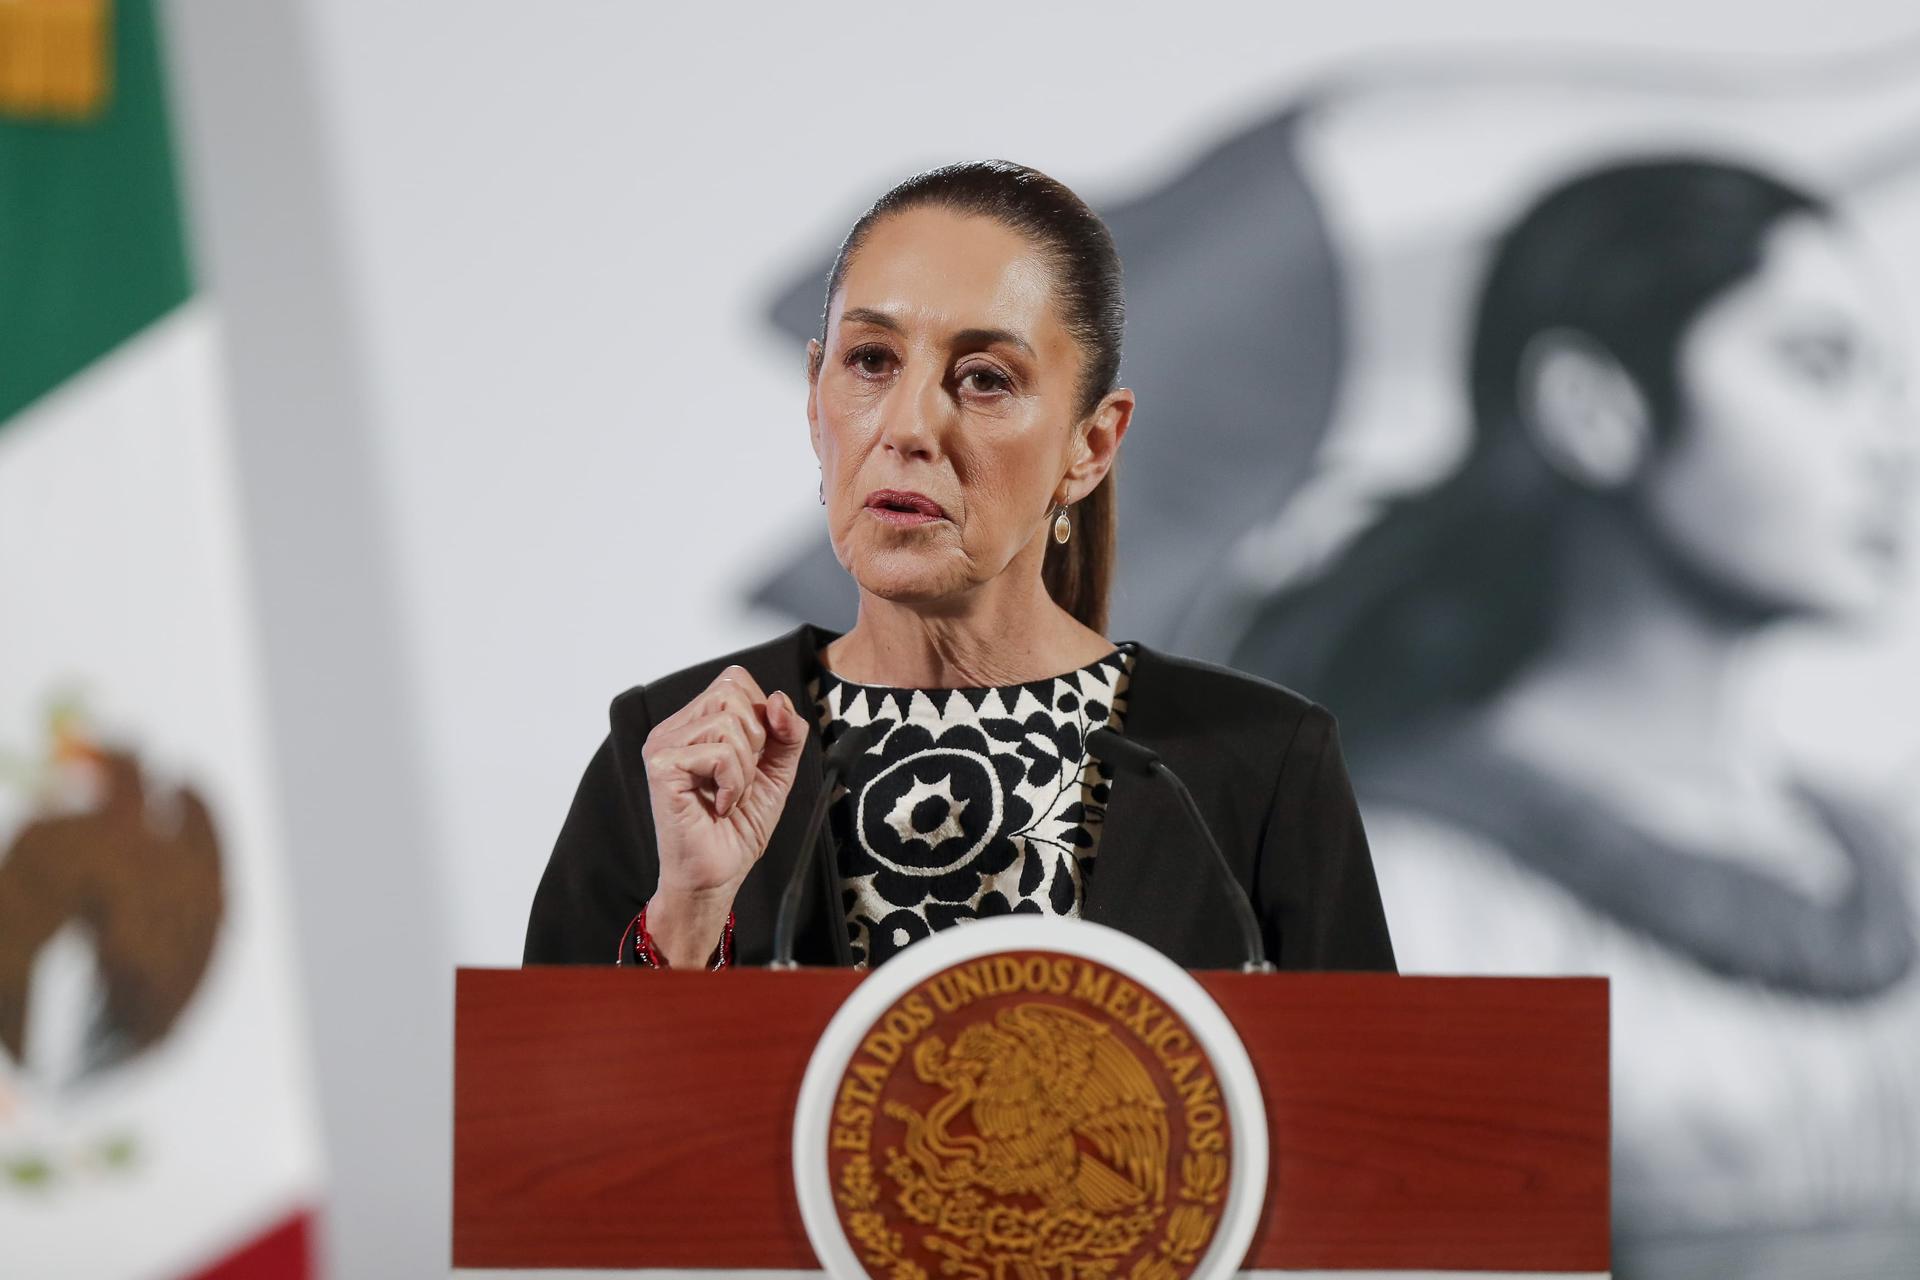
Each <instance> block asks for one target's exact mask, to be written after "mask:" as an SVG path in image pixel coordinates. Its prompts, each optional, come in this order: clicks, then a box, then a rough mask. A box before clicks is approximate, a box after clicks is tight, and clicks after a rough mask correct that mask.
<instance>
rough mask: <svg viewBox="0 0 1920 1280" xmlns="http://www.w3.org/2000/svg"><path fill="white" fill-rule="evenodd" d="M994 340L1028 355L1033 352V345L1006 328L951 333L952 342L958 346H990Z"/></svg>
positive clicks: (963, 330)
mask: <svg viewBox="0 0 1920 1280" xmlns="http://www.w3.org/2000/svg"><path fill="white" fill-rule="evenodd" d="M996 342H1004V343H1006V344H1007V345H1008V346H1010V347H1014V348H1016V349H1018V350H1020V351H1024V352H1026V353H1027V354H1028V355H1032V354H1033V347H1032V346H1031V345H1030V344H1029V343H1028V342H1027V340H1026V339H1025V338H1023V337H1021V336H1020V335H1019V334H1017V333H1014V332H1012V331H1011V330H1008V329H962V330H961V331H960V332H958V333H956V334H954V335H953V343H954V345H955V346H958V347H990V346H992V345H993V344H994V343H996Z"/></svg>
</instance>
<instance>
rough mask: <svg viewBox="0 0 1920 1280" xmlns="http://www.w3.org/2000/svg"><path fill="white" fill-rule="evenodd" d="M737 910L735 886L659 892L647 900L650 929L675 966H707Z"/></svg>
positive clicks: (655, 943) (658, 947) (657, 947)
mask: <svg viewBox="0 0 1920 1280" xmlns="http://www.w3.org/2000/svg"><path fill="white" fill-rule="evenodd" d="M732 913H733V890H732V888H731V887H729V888H727V889H724V890H712V891H706V892H694V893H681V892H676V891H673V890H661V891H659V892H656V893H655V894H654V895H653V897H652V898H650V899H648V901H647V908H646V924H645V928H646V933H647V935H648V937H649V938H650V940H651V941H652V944H653V946H654V948H655V950H656V953H657V954H658V955H659V956H660V958H662V959H664V960H665V961H666V962H667V965H668V967H670V968H674V969H704V968H707V967H708V965H709V963H710V962H711V960H712V959H713V957H714V955H715V954H716V952H717V951H718V949H719V947H720V942H721V937H722V935H723V934H724V933H725V932H726V928H727V920H728V918H729V917H730V916H731V915H732Z"/></svg>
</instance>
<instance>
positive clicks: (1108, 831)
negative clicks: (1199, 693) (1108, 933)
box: [1080, 645, 1211, 954]
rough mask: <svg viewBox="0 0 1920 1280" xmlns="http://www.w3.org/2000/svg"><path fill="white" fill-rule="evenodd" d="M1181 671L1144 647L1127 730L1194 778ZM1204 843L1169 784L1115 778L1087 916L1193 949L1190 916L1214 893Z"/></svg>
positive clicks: (1167, 948)
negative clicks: (1184, 728) (1174, 684)
mask: <svg viewBox="0 0 1920 1280" xmlns="http://www.w3.org/2000/svg"><path fill="white" fill-rule="evenodd" d="M1176 676H1177V673H1171V672H1170V670H1169V668H1168V666H1167V664H1166V663H1165V662H1164V661H1163V660H1162V659H1161V657H1160V655H1159V654H1157V653H1155V652H1154V651H1153V650H1152V649H1149V648H1147V647H1145V646H1144V645H1142V646H1139V647H1138V649H1137V651H1136V652H1135V654H1134V660H1133V674H1132V676H1131V678H1130V679H1129V681H1128V684H1127V711H1126V715H1125V717H1124V719H1123V720H1122V722H1121V732H1123V733H1125V734H1126V736H1127V737H1129V738H1131V739H1133V740H1134V741H1136V742H1139V743H1140V744H1141V745H1143V746H1146V747H1151V748H1152V749H1153V750H1154V751H1156V752H1158V753H1159V755H1160V758H1161V759H1163V760H1165V761H1166V763H1167V765H1168V766H1169V767H1170V768H1172V769H1173V770H1174V772H1176V773H1179V774H1180V775H1181V776H1182V777H1183V778H1189V770H1188V768H1187V766H1188V765H1189V764H1190V763H1193V762H1192V761H1190V760H1189V759H1188V757H1189V756H1190V755H1191V754H1192V752H1191V749H1190V746H1189V742H1188V739H1186V738H1184V737H1182V736H1181V735H1180V733H1179V730H1180V727H1181V726H1180V716H1181V712H1182V709H1181V708H1180V707H1179V706H1178V705H1177V699H1176V698H1175V697H1174V696H1173V695H1174V694H1175V693H1177V690H1175V689H1172V688H1169V687H1168V686H1169V683H1170V680H1171V679H1173V678H1175V677H1176ZM1189 785H1191V782H1189ZM1199 842H1200V837H1199V836H1198V835H1197V834H1196V833H1194V832H1192V831H1189V830H1188V829H1187V822H1186V816H1185V814H1184V813H1182V811H1181V809H1180V807H1179V805H1178V804H1177V803H1176V802H1175V801H1174V799H1173V797H1172V796H1171V795H1170V794H1169V793H1168V792H1167V790H1166V784H1165V783H1163V782H1160V781H1158V780H1157V779H1154V778H1143V777H1139V776H1137V775H1129V774H1122V775H1119V776H1117V777H1115V778H1114V779H1113V781H1112V783H1111V784H1110V789H1109V791H1108V795H1107V813H1106V820H1105V822H1104V823H1103V825H1102V826H1101V829H1100V844H1099V847H1098V848H1097V849H1096V851H1095V853H1094V858H1093V874H1092V875H1090V876H1089V877H1088V878H1087V888H1086V897H1085V899H1084V901H1083V902H1082V904H1081V909H1080V914H1081V917H1082V918H1083V919H1087V920H1092V921H1094V922H1096V923H1098V924H1104V925H1108V926H1110V927H1112V928H1115V929H1118V930H1120V931H1121V932H1122V933H1129V934H1132V935H1133V936H1134V937H1136V938H1139V939H1141V940H1143V941H1145V942H1148V943H1150V944H1151V945H1153V946H1155V947H1157V948H1159V949H1160V950H1161V951H1163V952H1168V953H1170V954H1171V953H1174V952H1176V951H1177V950H1179V949H1181V948H1182V947H1183V946H1184V947H1185V949H1187V950H1191V949H1192V947H1191V942H1192V940H1191V939H1190V938H1187V937H1185V935H1186V934H1187V933H1188V932H1190V930H1189V928H1188V922H1189V921H1192V920H1194V919H1196V918H1202V917H1203V916H1204V914H1205V912H1206V911H1207V910H1208V908H1209V903H1210V898H1211V886H1210V884H1209V880H1210V878H1211V872H1210V870H1209V869H1208V868H1207V867H1205V866H1203V865H1202V864H1201V863H1200V862H1199V861H1197V859H1199V858H1204V857H1206V856H1207V855H1206V852H1205V850H1204V849H1202V848H1200V847H1199ZM1189 853H1191V854H1192V855H1193V856H1188V855H1189Z"/></svg>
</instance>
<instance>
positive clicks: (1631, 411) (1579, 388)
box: [1519, 329, 1653, 489]
mask: <svg viewBox="0 0 1920 1280" xmlns="http://www.w3.org/2000/svg"><path fill="white" fill-rule="evenodd" d="M1519 403H1520V410H1521V417H1522V419H1523V420H1524V421H1525V423H1526V427H1527V431H1528V434H1529V435H1530V436H1531V438H1532V440H1533V443H1534V447H1535V448H1537V449H1538V450H1539V451H1540V454H1541V456H1542V457H1544V458H1545V459H1546V460H1547V462H1548V464H1549V465H1550V466H1552V467H1553V469H1554V470H1556V471H1558V472H1560V473H1561V474H1562V475H1564V476H1566V477H1567V478H1568V479H1569V480H1572V481H1574V482H1575V483H1576V484H1581V485H1584V486H1586V487H1588V488H1591V489H1615V488H1618V487H1620V486H1621V485H1623V484H1625V483H1627V481H1629V480H1631V479H1632V478H1633V477H1634V476H1635V475H1636V474H1638V472H1639V470H1640V465H1641V463H1642V462H1644V461H1645V460H1646V456H1647V451H1648V448H1649V447H1650V446H1651V445H1652V443H1653V415H1652V413H1651V412H1650V411H1649V409H1648V407H1647V399H1646V396H1645V395H1643V394H1642V393H1641V390H1640V387H1639V384H1637V383H1636V382H1635V381H1634V379H1633V375H1632V374H1630V373H1628V372H1627V370H1626V368H1625V367H1624V366H1623V365H1622V364H1621V363H1620V361H1619V360H1618V359H1617V358H1615V356H1614V354H1613V353H1612V352H1611V351H1609V350H1607V348H1606V347H1605V346H1603V345H1601V344H1600V343H1599V342H1597V341H1595V340H1594V339H1593V338H1590V337H1588V336H1587V335H1586V334H1584V333H1580V332H1579V331H1577V330H1573V329H1547V330H1543V331H1542V332H1540V333H1537V334H1535V335H1534V336H1533V339H1532V340H1531V341H1529V342H1528V343H1527V346H1526V350H1525V351H1523V352H1522V353H1521V356H1520V396H1519Z"/></svg>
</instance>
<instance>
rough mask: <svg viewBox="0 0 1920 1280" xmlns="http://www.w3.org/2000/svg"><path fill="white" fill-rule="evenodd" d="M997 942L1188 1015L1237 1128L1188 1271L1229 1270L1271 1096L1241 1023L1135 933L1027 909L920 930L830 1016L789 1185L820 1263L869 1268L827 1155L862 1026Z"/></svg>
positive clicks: (803, 1102) (1241, 1251)
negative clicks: (1219, 1204) (1215, 1207)
mask: <svg viewBox="0 0 1920 1280" xmlns="http://www.w3.org/2000/svg"><path fill="white" fill-rule="evenodd" d="M1003 951H1052V952H1057V953H1059V954H1061V955H1067V956H1077V957H1080V958H1082V959H1086V960H1092V961H1095V962H1097V963H1099V964H1103V965H1105V966H1107V967H1108V968H1110V969H1113V970H1115V971H1116V972H1118V973H1120V974H1122V975H1124V976H1126V977H1127V978H1129V979H1131V980H1133V981H1134V982H1135V983H1136V984H1138V985H1139V986H1141V987H1143V988H1145V989H1146V990H1147V991H1148V992H1150V993H1151V994H1153V995H1155V996H1157V997H1159V999H1160V1000H1161V1002H1162V1003H1163V1004H1165V1005H1167V1006H1168V1007H1169V1008H1170V1009H1172V1010H1173V1011H1174V1012H1175V1013H1177V1014H1179V1015H1180V1017H1181V1018H1182V1019H1183V1020H1185V1022H1186V1024H1187V1026H1188V1027H1189V1028H1190V1029H1191V1030H1192V1032H1193V1034H1194V1036H1195V1037H1196V1038H1197V1039H1198V1040H1199V1042H1200V1047H1201V1048H1202V1049H1204V1050H1205V1051H1206V1054H1207V1057H1208V1058H1209V1059H1210V1060H1211V1062H1212V1065H1213V1074H1214V1079H1215V1080H1216V1081H1217V1082H1218V1083H1219V1085H1220V1093H1221V1097H1222V1098H1223V1099H1224V1101H1225V1102H1226V1107H1227V1122H1228V1124H1229V1125H1231V1126H1232V1132H1233V1164H1232V1168H1231V1169H1230V1170H1229V1172H1228V1175H1227V1197H1226V1204H1225V1206H1224V1207H1223V1208H1222V1209H1221V1212H1220V1223H1219V1226H1218V1227H1217V1228H1216V1229H1215V1231H1214V1234H1213V1242H1212V1244H1211V1245H1210V1246H1209V1247H1208V1249H1207V1252H1206V1255H1205V1256H1204V1257H1202V1258H1201V1259H1200V1262H1199V1265H1198V1266H1196V1267H1195V1268H1194V1271H1193V1276H1194V1280H1225V1277H1228V1276H1231V1275H1232V1274H1233V1273H1234V1272H1235V1271H1237V1270H1238V1269H1239V1266H1240V1263H1241V1261H1242V1260H1243V1259H1244V1258H1245V1257H1246V1255H1247V1246H1248V1245H1249V1244H1251V1243H1252V1241H1253V1231H1254V1228H1255V1227H1256V1226H1258V1225H1259V1223H1260V1210H1261V1208H1262V1207H1263V1206H1264V1205H1265V1202H1266V1192H1267V1108H1266V1103H1265V1101H1264V1100H1263V1099H1262V1098H1261V1096H1260V1082H1259V1081H1258V1080H1257V1079H1256V1078H1255V1076H1254V1074H1253V1062H1252V1060H1251V1059H1250V1058H1248V1057H1247V1049H1246V1046H1245V1045H1243V1044H1241V1043H1240V1036H1239V1033H1238V1032H1236V1031H1235V1030H1234V1029H1233V1024H1232V1023H1231V1022H1229V1021H1227V1015H1226V1014H1224V1013H1222V1012H1221V1011H1220V1006H1219V1005H1217V1004H1215V1003H1214V1001H1213V997H1212V996H1210V995H1208V994H1207V991H1206V988H1204V987H1202V986H1201V985H1200V984H1199V983H1198V982H1195V981H1194V980H1193V977H1192V976H1191V975H1190V974H1188V973H1187V971H1186V970H1185V969H1182V968H1181V967H1180V966H1179V965H1177V964H1175V963H1174V962H1173V961H1171V960H1169V959H1168V958H1167V957H1166V956H1164V955H1162V954H1161V953H1160V952H1158V951H1155V950H1154V949H1153V948H1152V947H1150V946H1148V945H1147V944H1146V943H1144V942H1141V941H1140V940H1139V939H1138V938H1134V937H1132V936H1130V935H1128V934H1124V933H1121V932H1120V931H1119V930H1118V929H1110V928H1108V927H1107V926H1106V925H1102V924H1094V923H1093V922H1092V921H1089V920H1074V919H1067V918H1063V917H1059V916H1033V915H1009V916H994V917H991V918H989V919H986V920H977V921H972V922H969V923H967V924H964V925H961V926H959V927H957V928H949V929H943V930H941V931H940V932H939V933H936V934H933V935H932V936H931V937H926V938H922V939H920V940H919V941H918V942H915V943H914V944H913V945H911V946H909V947H907V948H905V949H904V950H902V951H901V952H900V953H899V954H898V955H896V956H894V957H893V958H892V959H891V960H888V961H887V962H886V963H885V964H883V965H881V966H880V967H879V968H877V969H875V970H874V971H873V972H872V973H871V974H870V975H868V977H867V978H866V979H865V980H864V981H863V982H861V984H860V985H859V986H857V987H855V988H854V990H853V994H852V995H850V996H848V997H847V999H846V1003H844V1004H842V1005H841V1006H840V1009H839V1011H838V1012H836V1013H835V1014H834V1015H833V1019H832V1021H830V1022H829V1023H827V1029H826V1030H825V1031H824V1032H822V1033H821V1035H820V1041H819V1043H818V1044H816V1045H815V1046H814V1048H813V1057H812V1059H811V1060H810V1061H809V1062H808V1063H807V1073H806V1075H805V1076H804V1077H803V1078H802V1079H801V1082H800V1099H799V1102H798V1104H797V1105H796V1106H795V1108H794V1114H793V1185H794V1190H795V1192H796V1193H797V1195H798V1197H799V1200H800V1217H801V1219H802V1221H804V1222H805V1223H806V1227H807V1238H808V1239H809V1240H810V1241H812V1243H813V1251H814V1253H815V1255H816V1256H818V1258H819V1259H820V1265H821V1266H823V1267H824V1268H826V1272H827V1274H828V1275H830V1276H846V1277H849V1278H852V1277H864V1276H866V1275H867V1274H868V1272H867V1270H866V1268H865V1267H864V1266H863V1265H862V1264H861V1262H860V1259H859V1257H858V1255H857V1254H855V1252H854V1249H853V1245H852V1242H851V1241H849V1240H848V1239H847V1236H846V1232H845V1231H844V1230H843V1229H842V1228H841V1225H840V1215H839V1213H838V1211H837V1210H836V1209H835V1207H834V1203H833V1186H832V1180H831V1178H830V1176H829V1173H828V1166H827V1138H828V1130H829V1128H830V1126H831V1124H832V1120H833V1104H834V1099H835V1095H836V1093H837V1090H838V1088H839V1085H840V1080H841V1078H842V1077H843V1076H844V1075H845V1074H846V1070H847V1064H848V1063H849V1062H850V1061H852V1058H853V1052H854V1050H855V1049H856V1048H857V1047H858V1046H859V1043H860V1039H861V1037H862V1036H864V1035H865V1034H866V1033H867V1032H868V1031H869V1030H871V1029H872V1027H873V1024H874V1023H875V1022H876V1021H878V1020H879V1018H880V1016H881V1015H882V1014H884V1013H885V1012H886V1011H887V1010H888V1009H890V1008H891V1007H893V1004H894V1002H895V1001H896V1000H899V999H900V998H901V997H902V996H904V995H906V994H907V992H909V991H911V990H912V989H913V988H914V987H917V986H919V985H920V984H921V983H922V982H924V981H926V980H927V979H929V978H931V977H933V975H934V974H936V973H939V972H940V971H941V970H943V969H947V968H950V967H952V966H953V965H956V964H960V963H962V962H964V961H967V960H974V959H978V958H979V957H981V956H990V955H996V954H998V953H1000V952H1003Z"/></svg>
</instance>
